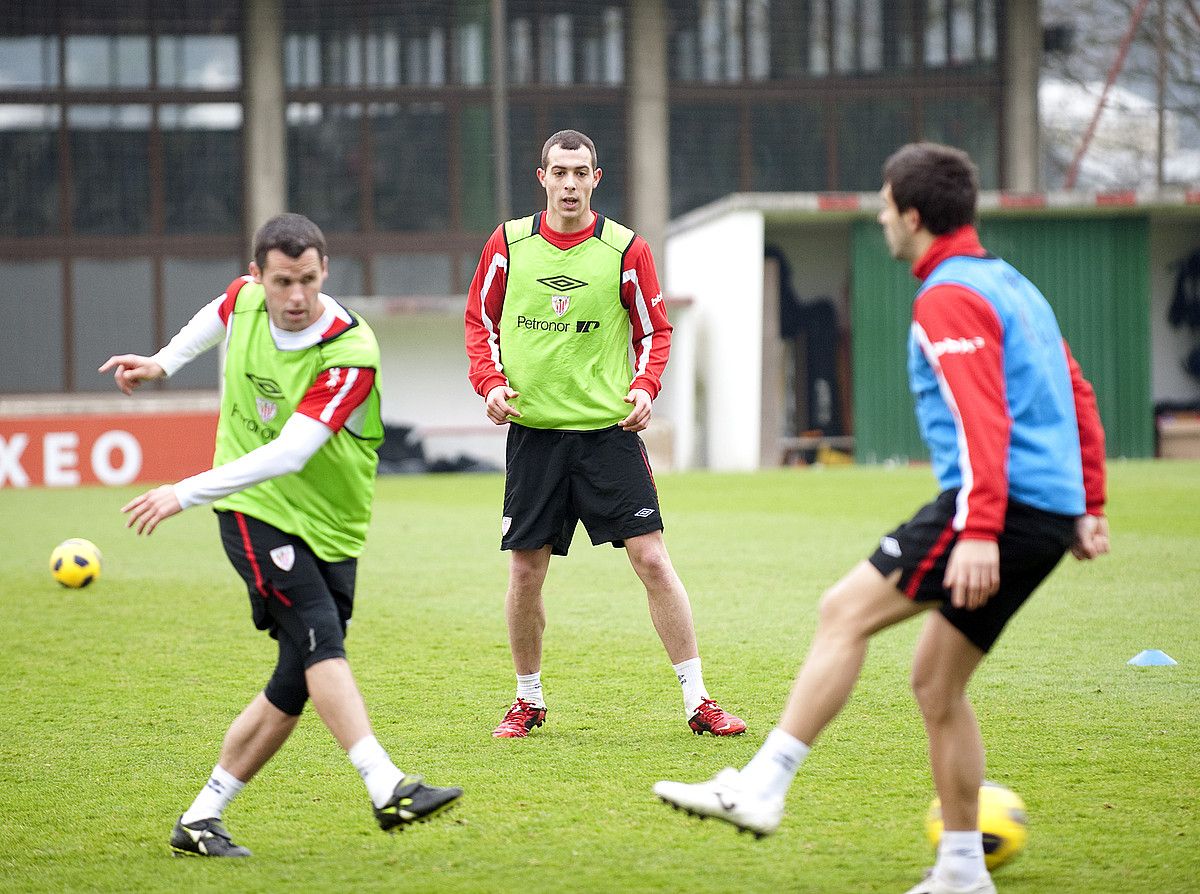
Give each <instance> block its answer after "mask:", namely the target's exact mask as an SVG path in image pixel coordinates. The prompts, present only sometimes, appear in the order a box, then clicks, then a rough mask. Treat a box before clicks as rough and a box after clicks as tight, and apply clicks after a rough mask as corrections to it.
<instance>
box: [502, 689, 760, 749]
mask: <svg viewBox="0 0 1200 894" xmlns="http://www.w3.org/2000/svg"><path fill="white" fill-rule="evenodd" d="M717 710H718V711H719V710H720V708H718V709H717ZM734 719H736V718H734ZM545 721H546V709H545V708H544V707H538V706H537V705H535V704H533V703H532V702H527V701H525V699H523V698H519V699H517V700H516V701H515V702H513V703H512V707H511V708H509V709H508V713H507V714H505V715H504V719H503V720H501V721H500V725H499V726H498V727H496V728H495V729H494V730H492V738H493V739H524V738H525V737H526V736H528V735H529V731H530V730H531V729H533V728H534V727H535V726H541V725H542V724H543V723H544V722H545ZM738 723H742V722H741V721H740V720H738ZM745 728H746V724H744V723H742V729H745Z"/></svg>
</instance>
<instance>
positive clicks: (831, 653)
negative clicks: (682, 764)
mask: <svg viewBox="0 0 1200 894" xmlns="http://www.w3.org/2000/svg"><path fill="white" fill-rule="evenodd" d="M955 496H956V493H955V492H954V491H947V492H945V493H943V494H941V495H939V497H938V498H937V499H936V500H934V501H933V502H932V503H929V504H927V505H926V506H923V507H922V508H921V509H920V510H919V511H918V512H917V514H916V515H914V516H913V518H912V519H910V520H909V521H908V522H906V523H904V524H903V525H901V526H900V527H899V528H897V529H896V530H894V531H892V532H891V533H890V534H888V535H887V536H885V537H883V538H882V539H881V540H880V545H879V548H878V549H877V550H876V551H875V553H873V554H872V555H871V557H870V559H868V560H867V561H866V562H860V563H859V564H858V565H857V566H855V567H854V568H853V569H852V570H851V571H850V572H849V573H848V574H847V575H846V576H845V577H843V578H842V579H841V580H840V581H838V582H837V583H836V584H834V586H832V587H831V588H830V589H829V590H827V591H826V592H825V594H824V595H823V596H822V597H821V602H820V607H819V611H818V618H817V629H816V632H815V633H814V634H813V641H812V645H811V646H810V647H809V652H808V655H807V656H806V658H805V660H804V664H803V665H802V666H801V668H800V671H799V673H797V675H796V679H795V682H794V683H793V684H792V691H791V694H790V695H789V697H788V701H787V705H786V706H785V708H784V711H783V716H782V717H781V718H780V721H779V725H778V726H777V727H776V728H775V729H774V730H772V731H771V733H770V735H768V736H767V740H766V742H764V743H763V745H762V747H761V748H760V749H759V750H758V753H757V754H755V756H754V758H753V759H752V760H751V761H750V763H749V764H747V765H746V767H745V768H744V769H742V770H741V771H738V770H733V769H726V770H723V771H722V772H721V773H718V774H717V776H715V777H714V778H713V779H712V780H710V781H709V782H704V783H699V784H695V785H687V784H684V783H678V782H660V783H658V785H656V786H655V787H654V790H655V792H656V793H657V794H658V796H659V797H660V798H662V799H663V800H664V801H667V802H668V803H671V804H674V805H675V806H677V807H682V808H684V809H686V810H689V811H691V812H693V813H700V814H703V815H706V816H716V817H719V818H721V819H724V820H727V821H728V822H730V823H733V824H734V825H736V826H738V827H739V828H741V829H743V830H744V831H752V832H755V833H756V834H759V835H765V834H769V833H770V832H772V831H774V830H775V828H776V827H777V826H778V825H779V822H780V820H781V819H782V817H783V802H784V797H785V796H786V794H787V791H788V788H789V787H790V786H791V784H792V780H793V778H794V777H795V775H796V771H797V770H798V769H799V767H800V765H801V763H803V761H804V759H805V758H806V757H807V756H808V753H809V750H810V748H811V746H812V744H813V742H814V741H815V740H816V738H817V736H819V735H820V733H821V731H822V730H824V729H825V727H826V726H827V725H828V724H829V722H830V721H831V720H832V719H833V718H834V717H836V716H837V714H838V712H839V711H841V710H842V708H843V707H844V706H845V704H846V700H847V699H848V698H849V697H850V693H851V691H853V689H854V685H855V683H856V682H857V680H858V675H859V673H860V672H861V670H862V665H863V661H864V660H865V658H866V654H867V644H868V642H869V640H870V638H871V637H872V636H873V635H874V634H875V633H877V632H878V631H880V630H882V629H884V628H885V627H889V626H891V625H893V624H896V623H899V622H900V621H903V620H905V619H906V618H910V617H912V616H913V615H915V614H918V613H919V612H921V611H922V610H923V609H924V608H925V607H926V605H927V604H932V602H933V601H934V600H940V599H941V598H942V596H943V590H942V587H941V579H942V575H943V573H944V571H945V566H946V558H947V554H948V551H949V549H950V547H951V546H952V544H953V541H954V536H953V535H954V532H953V526H952V521H953V518H954V512H955Z"/></svg>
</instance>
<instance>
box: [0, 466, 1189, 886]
mask: <svg viewBox="0 0 1200 894" xmlns="http://www.w3.org/2000/svg"><path fill="white" fill-rule="evenodd" d="M659 486H660V489H661V492H662V496H663V506H664V512H665V516H666V521H667V542H668V545H669V546H670V548H671V552H672V556H673V558H674V560H675V564H676V566H677V568H678V569H679V571H680V574H681V575H682V577H683V579H684V582H685V583H686V584H687V586H688V589H689V592H690V594H691V598H692V603H693V608H694V611H695V615H696V622H697V629H698V633H699V638H700V645H701V654H702V656H703V658H704V662H705V664H704V667H705V676H706V682H707V683H708V685H709V689H710V690H711V691H712V693H713V694H714V695H715V696H716V697H717V698H718V699H720V700H721V701H722V702H723V703H724V704H725V705H726V706H727V707H729V708H730V709H732V710H735V711H736V712H737V713H739V714H741V716H743V717H744V718H745V719H746V721H747V723H748V724H749V725H750V731H749V733H748V734H747V735H746V736H743V737H740V738H739V739H735V740H718V739H714V738H712V737H709V736H705V737H703V738H697V737H695V736H693V735H692V734H691V733H690V732H689V730H688V729H687V727H686V725H685V723H684V719H683V716H682V714H683V711H682V705H681V700H680V697H679V691H678V690H679V687H678V684H677V683H676V682H675V679H674V676H673V674H672V672H671V667H670V664H669V663H668V661H667V658H666V656H665V654H664V653H663V651H662V649H661V647H660V645H659V643H658V640H657V638H656V637H655V635H654V632H653V628H652V627H651V625H650V620H649V617H648V615H647V612H646V608H645V605H644V595H643V593H642V591H641V590H640V587H639V586H638V583H637V580H636V578H635V577H634V575H633V572H632V571H631V570H630V568H629V566H628V563H627V562H626V561H625V558H624V556H623V554H621V553H618V552H616V551H614V550H612V549H611V548H608V547H603V548H598V549H592V548H591V547H590V546H588V545H587V542H586V537H584V535H583V533H582V531H581V532H580V534H579V535H577V538H576V544H575V548H574V550H573V553H572V555H571V556H569V557H568V558H566V559H556V560H555V561H554V563H553V565H552V567H551V572H550V577H549V580H548V582H547V592H546V603H547V613H548V618H549V625H548V627H547V631H546V653H545V662H544V668H543V678H544V682H545V686H546V693H547V699H548V702H549V705H550V715H549V719H548V722H547V725H546V726H545V727H543V728H542V729H541V730H538V731H536V732H535V733H534V734H533V735H532V736H531V737H530V738H529V739H526V740H523V741H522V740H508V741H503V740H502V741H496V740H493V739H491V737H490V735H489V734H490V731H491V729H492V727H493V726H494V725H495V723H496V722H497V721H498V720H499V718H500V716H501V714H502V712H503V710H504V708H505V707H506V705H507V703H508V701H509V700H510V699H511V696H512V688H513V680H512V668H511V663H510V659H509V655H508V646H507V641H506V637H505V630H504V618H503V594H504V588H505V579H506V564H505V558H504V555H503V554H502V553H500V552H499V551H498V549H497V543H498V537H499V515H500V512H499V505H500V495H501V489H502V481H501V479H500V477H499V476H445V477H411V478H409V477H405V478H390V479H385V480H381V481H380V484H379V491H378V496H377V499H376V514H375V521H374V525H373V528H372V533H371V537H370V540H369V543H368V550H367V553H366V555H365V556H364V558H363V560H362V562H361V565H360V575H359V586H358V603H357V610H356V614H355V622H354V626H353V628H352V633H351V636H350V638H349V641H348V645H349V649H350V658H351V662H352V664H353V666H354V669H355V671H356V674H357V676H358V680H359V683H360V686H361V688H362V689H363V692H364V694H365V696H366V699H367V703H368V706H369V708H370V710H371V713H372V716H373V720H374V722H375V726H376V731H377V734H378V736H379V739H380V741H381V742H383V743H384V745H385V747H387V748H388V749H389V751H390V752H391V754H392V755H393V757H394V758H395V759H396V762H397V763H398V764H399V765H400V766H401V767H402V768H403V769H406V770H409V771H410V772H413V771H415V772H420V773H423V774H425V775H426V776H427V777H428V778H429V780H430V781H431V782H434V783H441V784H448V783H453V784H459V785H462V786H463V787H464V788H465V789H466V795H465V797H464V798H463V800H462V802H461V804H460V805H459V806H458V807H457V808H456V809H455V810H454V811H453V812H451V813H449V814H446V815H445V816H444V817H439V818H438V819H436V820H434V821H433V822H431V823H429V824H426V825H421V826H418V827H416V828H414V829H410V830H408V831H406V832H404V833H403V834H400V835H397V836H394V837H389V836H388V835H385V834H383V833H381V832H379V831H378V829H377V828H376V827H375V826H374V823H373V820H372V817H371V813H370V809H369V804H368V802H367V799H366V796H365V793H364V790H363V788H362V784H361V782H360V781H359V779H358V777H357V774H356V773H355V772H354V770H353V768H352V767H351V766H350V764H349V762H348V761H347V760H346V758H345V756H344V755H343V754H342V753H341V751H340V750H339V749H338V748H337V747H336V745H335V744H334V742H333V740H332V738H331V737H330V736H329V734H328V733H327V732H326V731H325V729H324V728H323V727H322V726H321V724H320V722H319V721H318V720H317V719H316V717H315V715H313V714H312V713H311V712H310V713H309V714H307V715H306V717H305V719H304V720H303V721H302V722H301V724H300V727H299V729H298V730H297V732H296V734H295V735H294V736H293V737H292V740H291V741H290V742H289V743H288V744H287V745H286V746H285V747H284V749H283V750H282V751H281V753H280V754H279V755H278V756H277V757H276V759H275V760H274V761H273V762H272V763H271V764H270V765H268V767H267V768H266V769H265V770H264V771H263V773H262V774H260V776H259V777H258V778H257V779H256V780H255V781H254V782H253V783H252V784H251V785H250V786H249V787H248V788H247V789H246V791H245V792H244V793H243V794H242V795H241V797H239V798H238V800H237V801H235V802H234V804H233V805H232V807H231V808H230V809H229V810H228V811H227V812H226V815H225V818H226V821H227V823H228V825H229V826H230V828H231V829H232V830H233V832H234V834H235V838H236V840H238V841H239V842H240V843H242V844H245V845H247V846H248V847H250V848H251V849H252V850H253V851H254V852H255V856H254V858H253V859H251V860H244V861H231V862H223V861H205V860H200V859H172V858H171V857H170V856H169V850H168V847H167V843H166V841H167V836H168V834H169V832H170V829H171V825H172V823H173V822H174V820H175V818H176V817H177V816H178V814H179V813H180V812H182V810H183V809H184V808H185V807H186V806H187V805H188V804H189V803H190V801H191V799H192V797H193V796H194V794H195V792H196V790H197V789H198V787H199V786H200V785H201V784H203V782H204V780H205V779H206V778H207V774H208V772H209V770H210V769H211V767H212V765H213V763H214V762H215V760H216V756H217V749H218V746H219V742H220V738H221V736H222V734H223V732H224V730H225V728H226V727H227V725H228V724H229V722H230V720H231V719H232V718H233V717H234V715H235V714H236V713H237V712H238V711H239V710H240V709H241V707H242V706H243V705H244V704H245V703H246V702H247V701H248V700H249V698H250V697H251V696H252V695H253V694H254V693H255V692H256V691H257V689H258V688H259V687H261V685H262V683H263V682H265V680H266V677H267V675H268V673H269V669H270V667H271V665H272V664H273V660H274V654H273V649H272V646H273V644H271V643H269V642H268V640H267V639H266V638H265V637H264V636H263V635H262V634H260V633H257V632H256V631H255V630H254V629H253V627H252V626H251V624H250V621H249V611H248V607H247V602H246V596H245V592H244V589H243V588H242V586H241V583H240V582H239V580H238V579H237V577H236V576H235V574H234V572H233V570H232V569H231V568H230V567H229V565H228V563H227V561H226V559H225V556H224V554H223V553H222V551H221V548H220V545H219V542H218V538H217V533H216V522H215V519H214V518H213V516H212V514H211V513H209V512H207V511H203V510H192V511H190V512H188V513H185V514H183V515H181V516H179V517H177V518H174V519H171V520H169V521H168V522H166V523H165V524H164V525H163V527H161V528H160V529H159V531H158V532H157V533H155V534H154V536H153V537H151V538H149V539H148V540H147V539H139V538H136V537H134V536H133V535H132V534H131V533H129V532H128V531H126V530H124V528H123V526H122V524H123V520H122V518H121V517H120V515H119V512H118V509H119V507H120V506H121V505H122V503H123V502H124V501H125V500H126V499H128V497H129V496H130V495H131V494H133V493H135V491H134V490H133V489H130V488H125V489H113V490H103V489H83V490H70V491H51V490H37V491H14V490H11V489H9V490H5V491H0V517H2V518H3V519H4V524H3V530H4V540H5V541H6V542H5V544H4V548H3V549H2V550H0V574H2V578H0V579H2V580H3V582H4V583H3V586H2V588H0V614H2V617H3V619H4V620H3V628H2V629H3V631H4V645H3V649H2V651H0V729H2V731H0V816H2V817H3V820H4V824H3V828H4V835H3V841H2V843H0V889H3V890H4V891H6V892H7V891H72V892H73V891H164V892H165V891H171V892H175V891H272V892H274V891H281V890H290V891H384V890H404V891H503V890H513V889H515V890H525V889H529V890H545V891H553V892H557V891H609V890H614V889H626V890H631V891H685V890H686V891H700V890H706V889H710V888H713V889H719V890H732V891H739V892H743V891H771V892H780V891H807V892H874V891H878V892H898V891H904V890H906V889H907V888H908V887H909V885H911V884H912V883H913V882H914V881H915V880H916V879H917V878H918V877H919V875H920V873H921V871H922V870H923V868H924V867H926V866H927V865H928V864H929V862H930V859H931V852H930V849H929V846H928V845H927V843H926V842H925V840H924V834H923V817H924V813H925V809H926V807H927V805H928V803H929V800H930V799H931V797H932V793H931V788H930V781H929V774H928V770H927V768H926V762H925V749H924V739H923V733H922V729H921V724H920V719H919V717H918V713H917V709H916V705H915V703H914V701H913V699H912V696H911V694H910V693H909V690H908V663H909V656H910V653H911V649H912V645H913V642H914V639H915V636H916V633H917V628H918V626H919V625H918V624H916V623H910V624H909V625H906V626H902V627H901V628H898V629H895V630H892V631H889V632H887V633H886V634H884V635H882V636H881V637H879V638H878V639H877V641H876V642H875V644H874V646H873V648H872V651H871V654H870V656H869V657H868V660H867V667H866V670H865V673H864V676H863V679H862V681H861V683H860V685H859V688H858V689H857V690H856V692H855V694H854V696H853V698H852V699H851V702H850V704H849V706H848V708H847V710H846V711H845V712H844V713H843V715H842V716H841V717H840V718H839V719H838V721H837V722H835V724H834V725H833V726H832V727H831V728H830V729H829V730H828V731H827V732H826V734H825V735H824V737H823V738H822V739H821V740H820V742H819V743H818V747H817V748H816V749H815V750H814V752H813V755H812V757H811V758H810V759H809V761H808V762H807V763H806V764H805V766H804V768H803V769H802V770H801V772H800V775H799V776H798V777H797V781H796V784H795V785H794V786H793V788H792V791H791V795H790V798H789V800H788V813H787V817H786V818H785V820H784V824H783V826H782V827H781V829H780V830H779V832H778V833H777V834H776V835H775V836H773V837H771V838H768V839H765V840H763V841H758V842H756V841H754V840H753V839H752V838H750V837H749V836H739V835H737V834H736V833H735V832H734V830H733V829H732V828H730V827H728V826H724V825H720V824H716V823H712V822H709V823H700V822H699V821H697V820H695V819H692V818H688V817H685V816H684V815H683V814H680V813H674V812H672V811H670V810H668V809H666V808H665V807H664V806H663V805H662V804H660V803H658V802H657V801H656V800H655V798H654V797H653V795H652V794H651V792H650V787H651V785H652V784H653V783H654V781H655V780H658V779H662V778H677V779H700V778H704V777H707V776H709V775H710V774H711V773H713V772H715V771H716V770H718V769H720V768H721V767H723V766H725V765H727V764H734V765H740V764H742V763H744V762H745V761H746V760H747V759H748V758H749V757H750V756H751V755H752V754H753V752H754V751H755V749H756V748H757V747H758V744H759V743H760V742H761V740H762V737H763V736H765V735H766V733H767V732H768V731H769V730H770V729H771V727H772V726H773V724H774V722H775V720H776V718H777V716H778V713H779V710H780V708H781V706H782V704H783V700H784V697H785V695H786V692H787V689H788V686H789V684H790V682H791V678H792V674H793V672H794V670H795V668H796V666H797V665H798V662H799V660H800V658H801V657H802V655H803V653H804V651H805V649H806V647H807V645H808V641H809V638H810V636H811V634H812V631H813V626H814V621H815V607H816V603H817V599H818V598H819V596H820V594H821V592H822V590H823V589H824V588H825V587H826V586H828V585H829V584H830V583H832V582H833V581H834V580H836V579H837V577H838V576H840V574H841V573H842V572H843V571H845V570H846V569H848V568H849V567H850V566H851V564H852V563H854V562H856V561H857V560H859V559H860V558H862V557H864V556H865V555H867V554H868V553H869V551H870V550H871V549H872V548H873V545H874V543H875V541H876V538H877V537H878V536H879V535H880V534H881V533H883V532H884V531H885V530H887V529H888V528H890V527H891V526H893V525H894V524H895V523H897V522H899V521H901V520H903V519H904V518H907V517H908V515H910V514H911V512H912V511H913V510H914V509H915V508H916V506H917V505H918V504H919V503H920V502H922V501H924V500H925V499H927V498H929V497H931V496H932V494H933V490H934V485H933V482H932V478H931V476H930V474H929V471H928V470H927V469H901V470H890V471H889V470H885V469H877V468H846V469H828V470H823V471H822V470H819V469H814V470H804V471H779V472H771V473H763V474H757V475H744V476H743V475H715V474H689V475H676V476H662V477H661V478H660V482H659ZM1110 491H1111V499H1110V514H1111V519H1112V525H1113V554H1112V555H1110V556H1108V557H1106V558H1105V559H1103V560H1101V561H1099V562H1096V563H1091V564H1081V563H1076V562H1074V561H1073V560H1068V561H1067V562H1065V563H1064V565H1063V566H1062V568H1061V569H1060V570H1059V571H1058V572H1057V573H1056V574H1055V575H1054V576H1053V577H1052V578H1051V579H1050V581H1049V582H1048V583H1047V584H1046V585H1045V586H1044V587H1043V588H1042V589H1041V590H1040V591H1039V593H1038V594H1037V595H1036V596H1035V597H1034V599H1033V601H1032V602H1031V603H1030V604H1029V606H1028V607H1027V608H1026V609H1025V610H1024V611H1023V612H1022V613H1021V614H1020V615H1019V616H1018V617H1017V619H1016V620H1015V621H1014V623H1013V624H1012V625H1011V627H1010V628H1009V631H1008V633H1007V635H1006V636H1005V637H1004V638H1003V639H1002V640H1001V642H1000V644H999V645H998V647H997V649H996V650H995V651H994V652H993V654H992V656H991V657H990V658H989V660H988V661H987V662H985V664H984V665H983V667H982V669H981V671H980V672H979V674H978V675H977V678H976V681H975V683H974V686H973V690H972V691H973V693H974V694H975V696H976V701H977V708H978V711H979V715H980V718H981V720H982V723H983V727H984V738H985V741H986V742H987V745H988V758H989V767H988V775H989V776H990V777H991V778H993V779H996V780H998V781H1001V782H1003V783H1005V784H1007V785H1009V786H1010V787H1012V788H1014V789H1015V790H1016V791H1018V792H1019V793H1020V794H1021V795H1022V796H1023V797H1024V799H1025V801H1026V803H1027V805H1028V807H1029V812H1030V820H1031V833H1030V841H1029V846H1028V848H1027V850H1026V852H1025V853H1024V854H1022V855H1021V856H1020V857H1019V858H1018V859H1017V860H1015V861H1014V862H1013V863H1011V864H1010V865H1008V866H1006V867H1004V868H1003V869H1001V870H1000V871H999V873H998V874H997V877H996V879H997V883H998V885H999V887H1000V889H1001V890H1002V891H1004V892H1013V894H1017V892H1021V894H1033V892H1125V891H1154V892H1163V894H1165V892H1180V894H1182V892H1194V891H1196V890H1198V889H1200V822H1197V814H1198V808H1197V801H1198V800H1200V757H1198V756H1197V755H1200V707H1198V705H1197V693H1198V692H1200V644H1198V642H1197V640H1198V637H1200V464H1198V463H1165V462H1163V463H1146V462H1137V463H1132V462H1131V463H1114V464H1113V465H1112V467H1111V472H1110ZM70 536H78V537H87V538H90V539H92V540H94V541H95V542H96V543H97V544H98V545H99V546H100V547H101V548H102V549H103V550H104V555H105V568H104V577H103V579H102V580H100V581H99V582H98V583H97V584H96V585H94V586H93V587H91V588H89V589H86V590H83V591H67V590H63V589H61V588H59V587H58V586H57V585H56V584H55V583H54V582H53V581H52V580H51V578H50V576H49V573H48V572H47V570H46V561H47V557H48V556H49V553H50V550H51V548H52V547H53V546H54V545H55V544H56V543H57V542H58V541H60V540H62V539H65V538H66V537H70ZM1146 648H1157V649H1163V650H1164V651H1166V652H1167V653H1168V654H1170V655H1171V656H1172V657H1174V658H1175V659H1177V660H1178V662H1179V664H1178V666H1176V667H1166V668H1132V667H1128V666H1127V665H1126V661H1127V660H1128V659H1129V658H1130V657H1131V656H1133V655H1134V654H1135V653H1137V652H1139V651H1140V650H1142V649H1146Z"/></svg>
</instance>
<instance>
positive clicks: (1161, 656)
mask: <svg viewBox="0 0 1200 894" xmlns="http://www.w3.org/2000/svg"><path fill="white" fill-rule="evenodd" d="M1126 663H1127V664H1132V665H1133V666H1134V667H1164V666H1166V665H1170V664H1178V663H1179V662H1178V661H1176V660H1175V659H1174V658H1172V657H1171V656H1170V655H1168V654H1167V653H1166V652H1164V651H1162V650H1161V649H1143V650H1142V651H1140V652H1138V653H1137V654H1136V655H1134V656H1133V657H1132V658H1130V659H1129V661H1127V662H1126Z"/></svg>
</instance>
